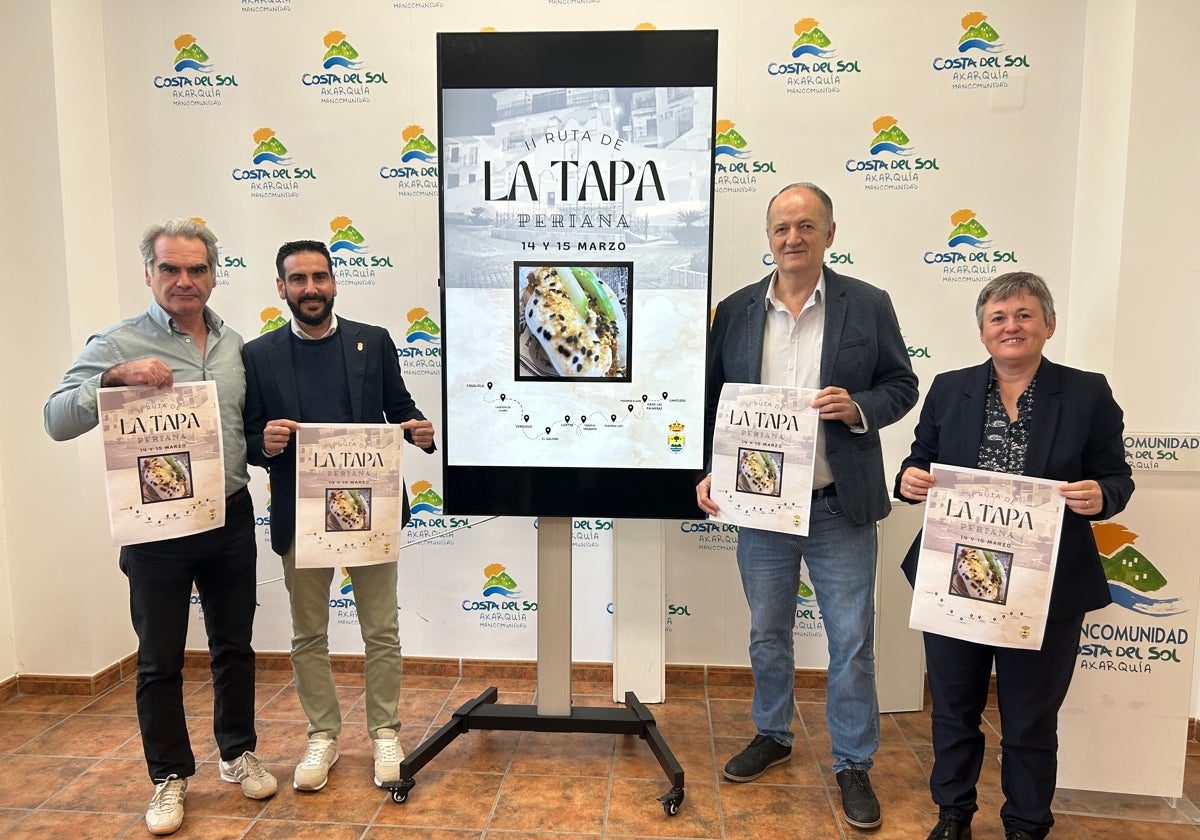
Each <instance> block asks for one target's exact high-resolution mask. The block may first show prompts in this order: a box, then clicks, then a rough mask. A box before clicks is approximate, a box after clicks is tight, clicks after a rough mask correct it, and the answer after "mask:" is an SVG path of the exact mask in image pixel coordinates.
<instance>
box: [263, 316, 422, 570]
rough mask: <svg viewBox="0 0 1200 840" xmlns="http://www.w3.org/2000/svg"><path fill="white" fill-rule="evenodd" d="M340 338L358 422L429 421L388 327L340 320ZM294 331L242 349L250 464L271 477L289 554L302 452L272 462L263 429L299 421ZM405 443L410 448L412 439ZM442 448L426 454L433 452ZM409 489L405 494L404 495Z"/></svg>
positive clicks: (277, 535)
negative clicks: (407, 381) (402, 372)
mask: <svg viewBox="0 0 1200 840" xmlns="http://www.w3.org/2000/svg"><path fill="white" fill-rule="evenodd" d="M338 332H339V333H341V336H342V348H343V352H344V355H345V358H346V378H347V380H348V382H349V384H350V407H351V412H352V414H353V422H355V423H383V422H388V423H402V422H404V421H405V420H424V419H425V415H423V414H422V413H421V411H420V409H418V408H417V404H416V403H415V402H413V398H412V397H411V396H410V395H409V393H408V389H407V388H405V387H404V379H403V377H401V375H400V361H399V359H398V358H397V357H396V345H395V343H393V342H392V337H391V335H389V334H388V331H387V330H385V329H384V328H383V327H373V326H371V325H370V324H360V323H358V322H357V321H351V320H348V319H346V318H338ZM292 340H293V339H292V327H291V324H290V323H289V324H286V325H285V326H282V327H280V328H279V329H276V330H273V331H271V332H269V333H267V334H266V335H262V336H259V337H258V338H256V339H254V340H253V341H250V342H247V344H246V346H245V347H243V348H242V360H243V361H244V362H245V365H246V408H245V410H244V418H245V424H246V457H247V460H249V462H250V463H251V464H254V465H255V466H259V467H265V468H266V469H267V472H268V473H269V474H270V477H271V548H272V549H274V551H275V553H276V554H280V555H282V554H284V553H286V552H287V550H288V549H289V548H291V546H292V541H293V539H294V538H295V535H296V446H295V442H294V441H292V442H289V444H288V446H287V447H286V448H285V449H284V450H283V452H281V453H280V454H279V455H276V456H275V457H274V458H268V457H267V456H266V454H265V453H264V452H263V429H264V428H265V427H266V425H267V421H269V420H278V419H281V418H284V419H288V420H299V418H300V397H299V395H298V394H297V392H296V371H295V368H294V367H293V365H292V347H291V342H292ZM404 437H405V438H406V439H408V440H410V441H411V436H410V435H409V434H408V432H405V433H404ZM436 448H437V447H436V445H432V446H430V448H429V449H428V450H426V451H427V452H433V451H434V450H435V449H436ZM402 489H403V488H402ZM409 515H410V514H409V509H408V493H407V492H404V493H403V513H402V522H403V524H405V525H407V524H408V519H409Z"/></svg>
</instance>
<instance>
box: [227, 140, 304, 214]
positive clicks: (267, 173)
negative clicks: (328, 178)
mask: <svg viewBox="0 0 1200 840" xmlns="http://www.w3.org/2000/svg"><path fill="white" fill-rule="evenodd" d="M251 139H252V140H253V142H254V148H253V149H252V151H251V152H250V164H249V166H235V167H233V170H232V171H231V172H230V177H232V178H233V180H234V181H237V182H240V183H244V184H246V185H247V189H248V190H249V191H250V196H251V197H252V198H299V196H300V190H301V184H302V183H304V182H306V181H315V180H316V179H317V174H316V172H315V171H314V170H313V167H311V166H289V164H292V163H294V162H295V159H294V156H293V155H292V154H291V153H290V152H289V151H288V147H287V146H285V145H284V144H283V141H282V140H281V139H280V138H279V136H278V134H277V133H276V131H275V129H273V128H271V127H270V126H263V127H262V128H259V129H258V130H257V131H255V132H254V134H253V135H251Z"/></svg>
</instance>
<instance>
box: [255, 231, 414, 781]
mask: <svg viewBox="0 0 1200 840" xmlns="http://www.w3.org/2000/svg"><path fill="white" fill-rule="evenodd" d="M275 265H276V271H277V273H278V277H277V279H276V281H275V282H276V285H277V287H278V291H279V297H280V298H282V299H283V300H285V301H287V304H288V308H289V309H291V311H292V316H293V319H292V321H291V322H290V323H289V324H288V326H287V327H282V328H280V329H277V330H275V331H273V332H270V333H267V334H266V335H264V336H260V337H259V338H257V339H255V340H254V341H251V342H249V343H248V344H247V345H246V346H245V348H243V350H242V356H243V359H244V361H245V365H246V408H245V418H244V419H245V426H246V448H247V452H248V454H247V459H248V460H249V461H250V463H252V464H255V465H257V466H260V467H265V468H266V469H267V471H268V472H269V473H270V477H271V497H272V504H271V547H272V548H273V549H274V550H275V552H276V553H277V554H279V555H281V556H282V558H283V579H284V584H285V585H286V586H287V591H288V597H289V600H290V603H291V611H292V668H293V670H294V671H295V674H296V691H297V694H299V696H300V704H301V705H302V706H303V707H304V712H305V714H306V715H307V716H308V722H309V723H308V746H307V748H306V750H305V754H304V758H303V759H302V760H301V762H300V764H299V765H298V766H297V767H296V772H295V776H294V778H293V781H292V785H293V787H295V788H296V789H297V790H310V791H315V790H320V789H321V788H323V787H324V786H325V783H326V781H327V780H328V776H329V769H330V768H331V767H332V766H333V764H334V763H335V762H336V761H337V760H338V750H337V736H338V733H339V732H340V731H341V727H342V716H341V710H340V709H339V708H338V699H337V692H336V690H335V687H334V682H333V673H332V669H331V667H330V664H329V635H328V629H329V585H330V582H331V580H332V578H333V569H297V568H296V555H295V533H296V448H295V447H294V446H292V445H291V439H292V434H293V433H294V432H295V431H296V429H298V428H299V427H300V424H301V423H304V422H307V423H382V422H384V421H386V422H389V423H397V424H399V425H400V427H401V428H403V429H404V430H405V431H404V436H405V438H406V439H407V440H408V441H409V442H411V443H413V444H414V445H416V446H418V447H420V448H421V449H424V450H425V451H426V452H432V451H433V450H434V448H435V447H434V442H433V424H432V423H431V422H430V421H428V420H426V419H425V417H424V415H422V414H421V412H420V410H419V409H418V408H417V406H416V403H414V402H413V399H412V397H411V396H410V395H409V393H408V389H407V388H405V387H404V380H403V378H402V377H401V375H400V363H399V361H398V360H397V358H396V345H395V344H394V343H393V342H392V338H391V336H390V335H389V334H388V331H387V330H385V329H383V328H382V327H374V326H370V325H368V324H360V323H356V322H354V321H350V320H348V319H346V318H340V319H339V318H338V317H337V316H336V315H334V314H333V300H334V298H335V297H336V296H337V282H336V280H335V278H334V275H333V261H332V260H331V259H330V256H329V251H328V250H327V249H326V247H325V244H324V243H322V242H317V241H307V240H306V241H299V242H287V243H285V244H284V245H283V247H281V248H280V249H279V253H278V255H277V256H276V259H275ZM408 518H409V509H408V497H407V495H405V497H404V506H403V522H404V523H407V522H408ZM350 577H351V580H352V581H353V584H354V603H355V608H356V611H357V615H358V623H359V629H360V631H361V632H362V638H363V645H364V647H365V651H366V700H365V703H366V713H367V730H368V732H369V733H370V736H371V739H372V741H373V745H374V747H373V752H374V765H375V784H377V785H381V784H383V783H385V782H391V781H396V780H397V779H399V777H400V761H401V760H402V759H403V757H404V753H403V750H401V749H400V745H399V741H398V739H397V736H396V730H397V729H399V728H400V719H399V711H398V708H397V707H398V704H399V700H400V668H401V664H400V663H401V660H400V641H399V630H400V628H399V621H398V616H397V610H396V563H395V562H391V563H380V564H378V565H372V566H356V567H354V568H353V569H351V570H350Z"/></svg>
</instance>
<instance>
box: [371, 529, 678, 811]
mask: <svg viewBox="0 0 1200 840" xmlns="http://www.w3.org/2000/svg"><path fill="white" fill-rule="evenodd" d="M537 542H538V592H537V601H538V609H537V623H538V630H537V640H538V642H537V643H538V678H537V694H538V696H537V700H538V703H537V705H536V706H533V705H528V704H520V705H518V704H513V703H497V702H496V700H497V698H498V697H499V691H498V690H497V689H496V687H495V686H491V687H489V688H487V689H485V690H484V692H483V693H482V694H480V695H479V696H478V697H475V698H474V699H472V700H468V701H467V702H466V703H464V704H463V705H462V706H460V707H459V709H458V711H456V712H454V714H453V715H452V717H451V719H450V722H449V723H446V724H444V725H443V726H442V728H441V729H439V730H438V731H437V732H435V733H433V734H432V735H430V736H429V737H428V738H426V739H425V740H424V741H423V742H421V743H420V744H418V745H417V748H416V749H414V750H413V751H412V752H410V753H409V754H408V755H407V756H405V758H404V760H403V761H401V762H400V779H399V781H396V782H385V783H384V785H383V787H384V788H386V789H387V790H389V791H391V794H392V799H393V801H395V802H405V801H407V800H408V793H409V791H410V790H412V788H413V786H414V785H415V784H416V783H417V782H416V779H415V778H413V777H414V776H415V775H416V773H417V771H418V770H420V769H421V768H422V767H424V766H425V765H426V764H428V763H429V762H430V761H432V760H433V758H434V757H435V756H437V754H438V753H440V752H441V751H442V750H444V749H445V748H446V747H448V746H450V744H451V743H452V742H453V741H454V739H455V738H457V737H458V736H460V735H465V734H466V733H468V732H470V731H471V730H472V729H492V730H497V729H502V730H509V731H513V730H515V731H518V732H562V733H569V732H587V733H593V734H610V735H636V736H637V737H639V738H641V739H642V740H644V741H645V742H646V745H647V746H648V747H650V752H652V753H654V757H655V758H657V759H658V764H659V766H660V767H662V769H663V772H664V773H665V774H666V775H667V778H668V779H669V780H670V782H671V789H670V790H668V791H667V792H666V793H664V794H663V795H662V796H660V797H658V802H659V804H661V805H662V807H663V810H664V811H665V812H666V814H667V816H672V817H673V816H675V815H676V814H678V813H679V806H680V805H681V804H682V803H683V767H682V766H680V764H679V762H678V761H677V760H676V758H675V755H674V753H672V752H671V748H670V747H668V746H667V742H666V739H664V738H663V735H662V733H661V732H659V731H658V724H657V723H656V722H655V720H654V715H653V714H651V713H650V710H649V709H647V708H646V706H645V704H643V703H642V701H640V700H638V698H637V695H636V694H634V693H633V692H632V691H626V692H625V697H624V700H623V703H624V706H623V707H622V708H603V707H596V706H580V707H578V708H572V707H571V519H570V518H569V517H557V516H555V517H549V516H542V517H538V540H537ZM661 609H662V607H661V604H659V605H658V606H657V609H656V610H655V615H656V616H659V618H658V619H657V622H658V623H659V625H660V626H661Z"/></svg>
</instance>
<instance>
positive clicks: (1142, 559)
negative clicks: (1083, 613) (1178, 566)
mask: <svg viewBox="0 0 1200 840" xmlns="http://www.w3.org/2000/svg"><path fill="white" fill-rule="evenodd" d="M1092 535H1093V536H1094V537H1095V538H1096V548H1097V549H1099V551H1100V555H1101V556H1102V557H1103V558H1104V576H1105V577H1106V578H1108V591H1109V592H1110V593H1111V594H1112V598H1113V603H1115V604H1117V605H1118V606H1120V607H1123V608H1125V609H1127V610H1129V611H1130V612H1135V613H1139V614H1141V615H1149V616H1170V615H1179V614H1180V613H1183V612H1186V611H1187V610H1185V609H1184V605H1183V603H1182V602H1181V600H1180V598H1178V597H1165V598H1155V597H1152V596H1151V593H1160V592H1162V591H1163V590H1164V589H1167V591H1169V589H1168V581H1167V578H1166V576H1165V575H1164V574H1163V573H1162V572H1161V571H1160V570H1159V568H1158V567H1157V566H1155V565H1154V563H1152V562H1151V561H1150V558H1148V557H1147V556H1146V555H1145V554H1143V553H1142V552H1141V551H1140V550H1139V549H1138V547H1137V546H1136V545H1135V543H1136V542H1137V539H1138V535H1137V534H1135V533H1133V532H1132V531H1130V530H1129V529H1128V528H1126V527H1125V526H1124V525H1121V524H1120V523H1118V522H1097V523H1095V524H1094V525H1092Z"/></svg>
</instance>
